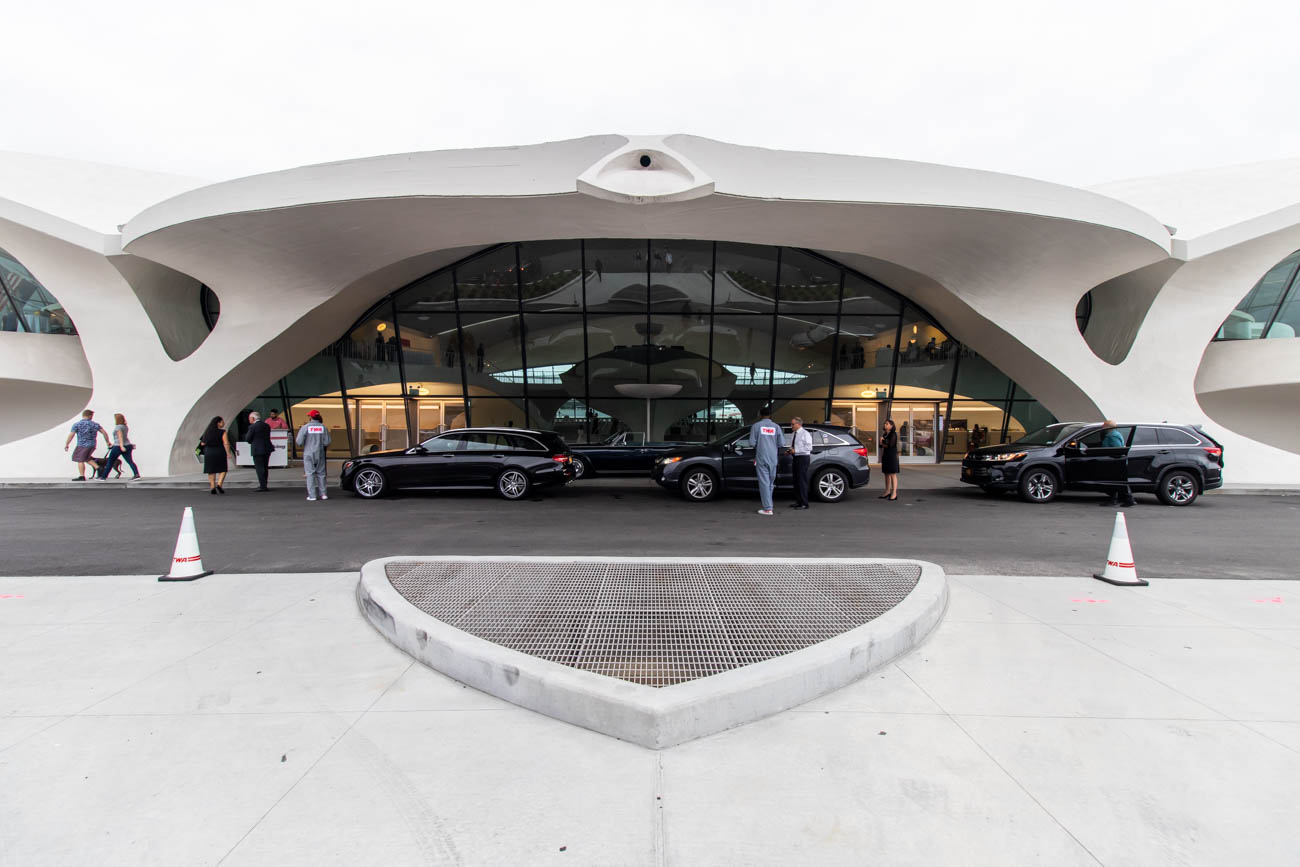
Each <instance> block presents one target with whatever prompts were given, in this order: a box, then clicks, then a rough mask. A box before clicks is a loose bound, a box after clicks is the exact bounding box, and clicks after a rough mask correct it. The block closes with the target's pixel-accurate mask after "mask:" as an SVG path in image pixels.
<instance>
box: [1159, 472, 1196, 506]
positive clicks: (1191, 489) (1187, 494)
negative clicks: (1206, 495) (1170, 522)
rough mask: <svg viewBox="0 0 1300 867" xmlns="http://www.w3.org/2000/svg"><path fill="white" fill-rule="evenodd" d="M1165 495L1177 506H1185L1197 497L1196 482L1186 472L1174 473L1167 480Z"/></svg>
mask: <svg viewBox="0 0 1300 867" xmlns="http://www.w3.org/2000/svg"><path fill="white" fill-rule="evenodd" d="M1165 496H1166V497H1168V499H1169V501H1170V502H1171V503H1173V504H1174V505H1176V506H1185V505H1187V504H1188V503H1190V502H1191V501H1192V500H1194V499H1196V482H1195V481H1193V480H1192V477H1191V476H1189V475H1187V474H1186V473H1174V474H1173V475H1171V476H1170V477H1169V478H1168V479H1166V480H1165Z"/></svg>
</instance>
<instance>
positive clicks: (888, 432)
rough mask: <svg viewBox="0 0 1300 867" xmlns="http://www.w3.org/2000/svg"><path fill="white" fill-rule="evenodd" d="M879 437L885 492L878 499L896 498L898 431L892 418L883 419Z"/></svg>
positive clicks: (881, 470)
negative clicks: (882, 432)
mask: <svg viewBox="0 0 1300 867" xmlns="http://www.w3.org/2000/svg"><path fill="white" fill-rule="evenodd" d="M883 428H884V431H885V433H884V435H883V436H881V437H880V472H881V473H882V474H883V475H884V477H885V493H884V494H882V495H881V496H880V497H879V499H881V500H897V499H898V431H897V430H896V429H895V428H894V420H893V419H892V418H887V419H885V423H884V425H883Z"/></svg>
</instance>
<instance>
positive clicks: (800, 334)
mask: <svg viewBox="0 0 1300 867" xmlns="http://www.w3.org/2000/svg"><path fill="white" fill-rule="evenodd" d="M834 366H835V316H834V314H831V315H822V314H817V313H811V312H810V313H806V314H802V315H796V314H785V315H781V316H777V318H776V370H778V371H783V372H785V373H788V374H794V375H795V376H797V377H798V379H793V380H792V379H791V377H788V376H787V377H781V376H777V377H776V378H775V379H774V381H773V393H774V394H787V395H792V396H793V395H800V396H812V395H811V394H810V391H812V390H816V393H817V396H820V397H822V398H825V397H826V389H827V387H828V386H829V385H830V371H831V368H832V367H834ZM783 380H784V381H783ZM824 412H825V410H823V411H822V412H820V413H818V416H819V417H820V416H821V415H822V414H823V413H824Z"/></svg>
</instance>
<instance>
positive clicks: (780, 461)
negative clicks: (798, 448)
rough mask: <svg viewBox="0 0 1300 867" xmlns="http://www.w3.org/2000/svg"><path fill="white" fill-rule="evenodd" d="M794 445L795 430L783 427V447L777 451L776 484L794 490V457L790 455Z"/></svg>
mask: <svg viewBox="0 0 1300 867" xmlns="http://www.w3.org/2000/svg"><path fill="white" fill-rule="evenodd" d="M793 445H794V431H792V430H790V429H789V428H782V429H781V448H780V451H778V452H777V463H776V486H777V487H778V488H790V489H791V490H794V457H792V456H791V455H790V447H791V446H793Z"/></svg>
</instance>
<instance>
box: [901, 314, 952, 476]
mask: <svg viewBox="0 0 1300 867" xmlns="http://www.w3.org/2000/svg"><path fill="white" fill-rule="evenodd" d="M899 343H900V345H901V346H902V351H901V352H900V353H899V355H898V372H897V373H896V374H895V378H894V383H895V384H894V397H895V398H916V397H928V398H943V399H946V398H947V397H948V391H949V389H951V388H952V365H953V362H954V360H955V358H956V351H955V350H956V348H957V343H956V342H955V341H953V340H950V339H949V338H948V335H947V334H945V333H944V332H943V331H941V330H939V328H938V326H936V325H934V324H933V323H931V322H930V321H929V320H928V319H926V318H925V317H924V316H922V315H921V314H920V312H919V311H917V310H916V309H915V308H913V307H909V308H907V309H906V310H905V311H904V314H903V333H902V337H901V338H900V339H899ZM900 454H901V453H900Z"/></svg>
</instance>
